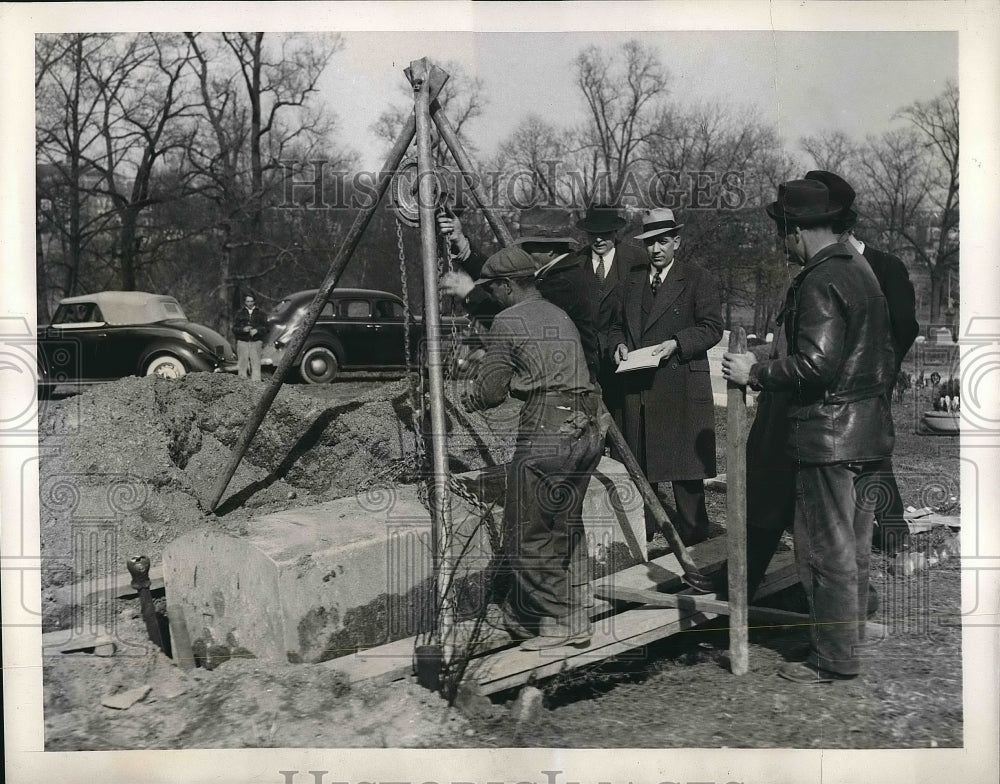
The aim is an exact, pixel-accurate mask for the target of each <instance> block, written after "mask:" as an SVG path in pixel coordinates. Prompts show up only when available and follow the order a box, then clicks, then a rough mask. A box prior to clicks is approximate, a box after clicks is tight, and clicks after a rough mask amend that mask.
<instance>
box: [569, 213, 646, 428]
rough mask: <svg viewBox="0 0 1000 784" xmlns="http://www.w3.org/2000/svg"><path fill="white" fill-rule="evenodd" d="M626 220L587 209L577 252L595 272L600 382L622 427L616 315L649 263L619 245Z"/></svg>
mask: <svg viewBox="0 0 1000 784" xmlns="http://www.w3.org/2000/svg"><path fill="white" fill-rule="evenodd" d="M625 224H626V221H625V219H624V218H623V217H622V216H621V215H619V214H618V210H616V209H615V208H613V207H610V206H608V205H595V206H592V207H588V208H587V213H586V215H585V216H584V217H583V219H582V220H579V221H577V222H576V227H577V228H578V229H580V230H581V231H584V232H586V233H587V245H586V247H584V248H581V249H580V250H578V251H577V252H576V254H575V255H577V256H579V257H580V258H581V260H582V262H583V266H584V268H587V267H589V268H590V269H591V270H593V272H594V279H595V280H596V281H597V289H596V292H595V293H596V296H597V312H596V318H597V321H596V323H595V327H596V329H597V346H598V351H599V354H600V363H601V364H600V370H599V373H598V377H597V380H598V382H599V383H600V385H601V395H602V397H603V398H604V404H605V405H606V406H607V408H608V411H610V412H611V415H612V416H613V417H614V418H615V420H616V421H617V422H618V426H619V427H621V424H622V421H621V417H622V408H623V406H624V404H625V398H624V392H623V389H622V377H621V376H620V375H617V374H616V373H615V369H616V365H615V362H614V358H613V354H614V349H615V346H614V344H612V343H611V342H610V339H611V326H612V323H613V321H614V315H615V313H617V312H618V309H619V308H620V307H621V289H622V286H623V284H624V283H625V281H627V280H628V275H629V272H630V271H631V270H632V268H633V267H641V266H645V265H646V264H647V263H648V260H647V259H646V254H645V253H643V252H642V251H641V250H639V249H638V248H634V247H632V246H631V245H628V244H627V243H624V242H619V241H618V232H619V231H620V230H621V229H622V228H624V227H625Z"/></svg>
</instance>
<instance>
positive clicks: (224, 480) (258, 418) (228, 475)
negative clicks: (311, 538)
mask: <svg viewBox="0 0 1000 784" xmlns="http://www.w3.org/2000/svg"><path fill="white" fill-rule="evenodd" d="M415 132H416V124H415V122H414V119H413V117H410V118H409V119H408V120H407V121H406V125H405V126H404V127H403V130H402V131H400V134H399V137H398V138H397V139H396V143H395V144H394V145H393V146H392V150H391V151H390V152H389V156H388V157H387V158H386V161H385V166H383V168H382V171H381V172H379V177H378V183H377V186H376V193H375V196H374V198H373V199H372V200H371V202H370V203H369V204H367V205H366V206H365V207H364V208H363V209H362V210H361V212H359V213H358V216H357V217H356V218H355V219H354V223H353V224H352V225H351V228H350V230H349V231H348V232H347V236H346V237H344V241H343V243H342V244H341V246H340V250H339V251H337V256H336V258H334V260H333V264H331V265H330V270H329V272H327V274H326V277H325V278H324V279H323V282H322V283H321V284H320V287H319V291H318V292H317V293H316V296H315V297H314V298H313V301H312V303H311V304H310V305H309V308H308V309H307V310H306V315H305V318H304V319H303V322H302V324H301V326H300V327H299V329H297V330H296V331H295V333H294V334H293V336H292V340H291V342H290V343H289V344H288V347H287V348H286V349H285V353H284V355H283V356H282V357H281V361H280V362H278V366H277V367H276V368H275V370H274V374H273V375H272V376H271V380H270V382H269V383H268V384H267V386H266V387H265V388H264V394H263V395H261V398H260V400H258V401H257V406H256V408H254V410H253V412H252V413H251V414H250V418H249V419H248V420H247V423H246V425H244V426H243V430H242V431H241V432H240V436H239V438H238V439H237V440H236V444H234V445H233V451H232V452H231V453H230V457H229V462H228V463H227V464H226V467H225V468H224V469H223V472H222V474H221V475H220V476H219V479H218V481H217V482H216V485H215V488H214V490H213V491H212V498H211V501H210V502H209V505H208V511H209V512H214V511H215V508H216V506H218V504H219V500H220V499H221V498H222V494H223V493H224V492H226V488H227V487H228V486H229V482H230V480H232V478H233V474H235V473H236V468H237V466H239V464H240V461H241V460H242V459H243V455H244V454H246V451H247V447H249V446H250V442H251V441H252V440H253V437H254V435H256V433H257V429H258V428H259V427H260V423H261V422H263V421H264V416H265V415H266V414H267V411H268V409H269V408H270V407H271V403H273V402H274V398H275V397H277V395H278V391H279V390H280V389H281V385H282V383H283V382H284V380H285V376H286V375H288V370H289V369H290V368H291V366H292V364H293V363H294V362H295V360H296V359H297V358H298V354H299V351H301V350H302V345H303V344H304V343H305V341H306V337H307V336H308V335H309V332H310V331H311V330H312V328H313V326H314V325H315V324H316V320H317V319H318V318H319V314H320V311H321V310H322V309H323V305H324V304H325V303H326V300H327V298H328V297H329V296H330V292H332V291H333V289H334V287H335V286H336V285H337V281H338V280H340V276H341V275H342V274H343V272H344V267H346V266H347V262H348V261H349V260H350V258H351V256H353V255H354V251H355V249H356V248H357V247H358V243H359V242H360V241H361V237H362V236H363V235H364V233H365V229H366V228H368V223H369V221H371V219H372V216H373V215H374V214H375V210H376V209H378V204H379V201H380V200H381V199H382V195H383V194H384V193H385V191H386V189H387V188H388V187H389V181H390V180H391V179H392V176H393V175H394V174H395V172H396V169H398V168H399V164H400V162H401V161H402V160H403V156H404V155H406V149H407V147H409V146H410V142H411V141H413V135H414V133H415Z"/></svg>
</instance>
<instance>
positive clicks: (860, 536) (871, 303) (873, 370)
mask: <svg viewBox="0 0 1000 784" xmlns="http://www.w3.org/2000/svg"><path fill="white" fill-rule="evenodd" d="M841 211H842V210H841V207H840V205H838V204H836V203H835V202H834V201H833V200H832V199H831V197H830V191H829V189H828V188H827V187H826V186H825V185H824V184H823V183H821V182H817V181H815V180H792V181H790V182H786V183H783V184H782V185H781V186H779V188H778V198H777V201H775V202H773V203H772V204H770V205H768V207H767V214H768V215H769V216H770V217H771V218H772V219H773V220H774V221H775V223H776V225H777V230H778V235H779V236H780V237H781V238H782V241H783V242H784V245H785V251H786V253H787V254H788V256H789V258H790V259H792V260H793V261H796V262H797V263H799V264H801V265H802V271H801V272H800V273H799V274H798V275H797V276H796V278H795V280H794V281H793V283H792V285H791V288H790V289H789V290H788V294H787V296H786V298H785V307H784V310H783V311H782V320H783V324H784V328H785V335H786V338H787V342H788V355H787V356H786V357H784V358H780V359H772V360H765V361H759V362H758V361H757V360H756V357H755V356H754V355H753V354H752V353H749V352H748V353H743V354H730V353H727V354H726V355H725V356H724V358H723V363H722V371H723V375H724V376H725V378H726V379H727V380H729V381H732V382H734V383H736V384H741V385H749V386H750V387H751V388H753V389H757V390H767V391H769V392H771V391H774V392H785V393H787V394H788V400H789V402H788V424H789V427H788V440H787V450H788V453H789V455H790V456H791V457H792V459H793V460H794V461H795V464H796V496H795V522H794V536H795V558H796V562H797V564H798V569H799V576H800V579H801V581H802V586H803V588H804V589H805V592H806V597H807V598H808V600H809V610H810V616H811V650H810V653H809V656H808V658H807V660H806V662H804V663H795V664H788V665H786V666H784V667H782V668H781V670H779V675H781V676H782V677H784V678H787V679H788V680H791V681H794V682H797V683H803V684H814V683H826V682H830V681H832V680H834V679H836V678H841V679H842V678H853V677H855V676H856V675H857V674H858V673H859V672H860V670H861V662H860V659H859V657H858V650H857V648H858V643H859V642H860V640H862V639H863V638H864V628H865V620H866V606H867V599H868V564H869V558H870V555H871V532H872V520H873V515H872V506H873V504H872V499H871V498H870V496H869V494H868V493H866V491H865V486H866V483H867V482H868V480H869V479H870V476H871V474H872V472H873V471H874V469H875V467H876V466H877V465H878V464H879V461H882V460H884V459H885V458H886V457H888V456H889V455H890V454H891V453H892V447H893V441H894V431H893V425H892V416H891V414H890V412H889V404H888V400H887V397H888V394H889V378H890V375H891V373H892V368H893V360H894V358H893V350H892V345H891V342H890V340H889V311H888V308H887V307H886V304H885V296H884V295H883V294H882V291H881V289H880V288H879V285H878V281H877V280H876V278H875V275H874V273H873V272H872V270H871V268H870V267H869V266H868V265H867V264H866V263H865V262H864V260H863V259H862V258H861V257H860V255H858V253H857V252H856V251H854V250H853V248H851V247H850V246H849V245H847V244H845V243H842V242H840V241H839V236H838V235H837V234H836V233H835V231H834V228H833V225H834V223H835V222H836V221H837V220H838V219H839V217H840V215H841Z"/></svg>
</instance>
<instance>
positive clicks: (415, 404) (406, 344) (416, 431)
mask: <svg viewBox="0 0 1000 784" xmlns="http://www.w3.org/2000/svg"><path fill="white" fill-rule="evenodd" d="M396 248H397V251H398V254H399V282H400V286H401V287H402V292H403V357H404V359H403V363H404V366H405V367H406V386H407V388H408V389H409V393H410V411H411V412H412V416H413V438H414V449H415V450H416V455H415V458H414V462H415V464H416V470H417V473H418V474H419V473H420V471H421V469H422V468H423V462H424V457H425V452H424V417H423V414H424V406H423V375H424V374H423V372H421V371H420V368H419V367H418V368H417V370H418V373H419V378H420V380H419V382H417V383H414V379H413V372H412V368H411V366H410V358H411V357H412V356H413V354H412V353H411V351H412V348H411V346H412V342H413V341H412V338H411V334H410V325H411V323H412V318H411V313H410V286H409V279H408V276H407V273H406V248H405V246H404V244H403V224H402V223H401V221H400V219H399V216H398V215H397V216H396Z"/></svg>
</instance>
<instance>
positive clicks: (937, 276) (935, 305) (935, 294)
mask: <svg viewBox="0 0 1000 784" xmlns="http://www.w3.org/2000/svg"><path fill="white" fill-rule="evenodd" d="M945 274H947V273H945ZM943 278H944V275H942V274H941V270H940V268H939V267H936V266H935V267H932V268H931V297H930V299H931V314H930V322H931V324H937V323H938V321H940V319H941V297H942V295H943V293H944V286H943V285H942V284H943V283H944V281H943Z"/></svg>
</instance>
